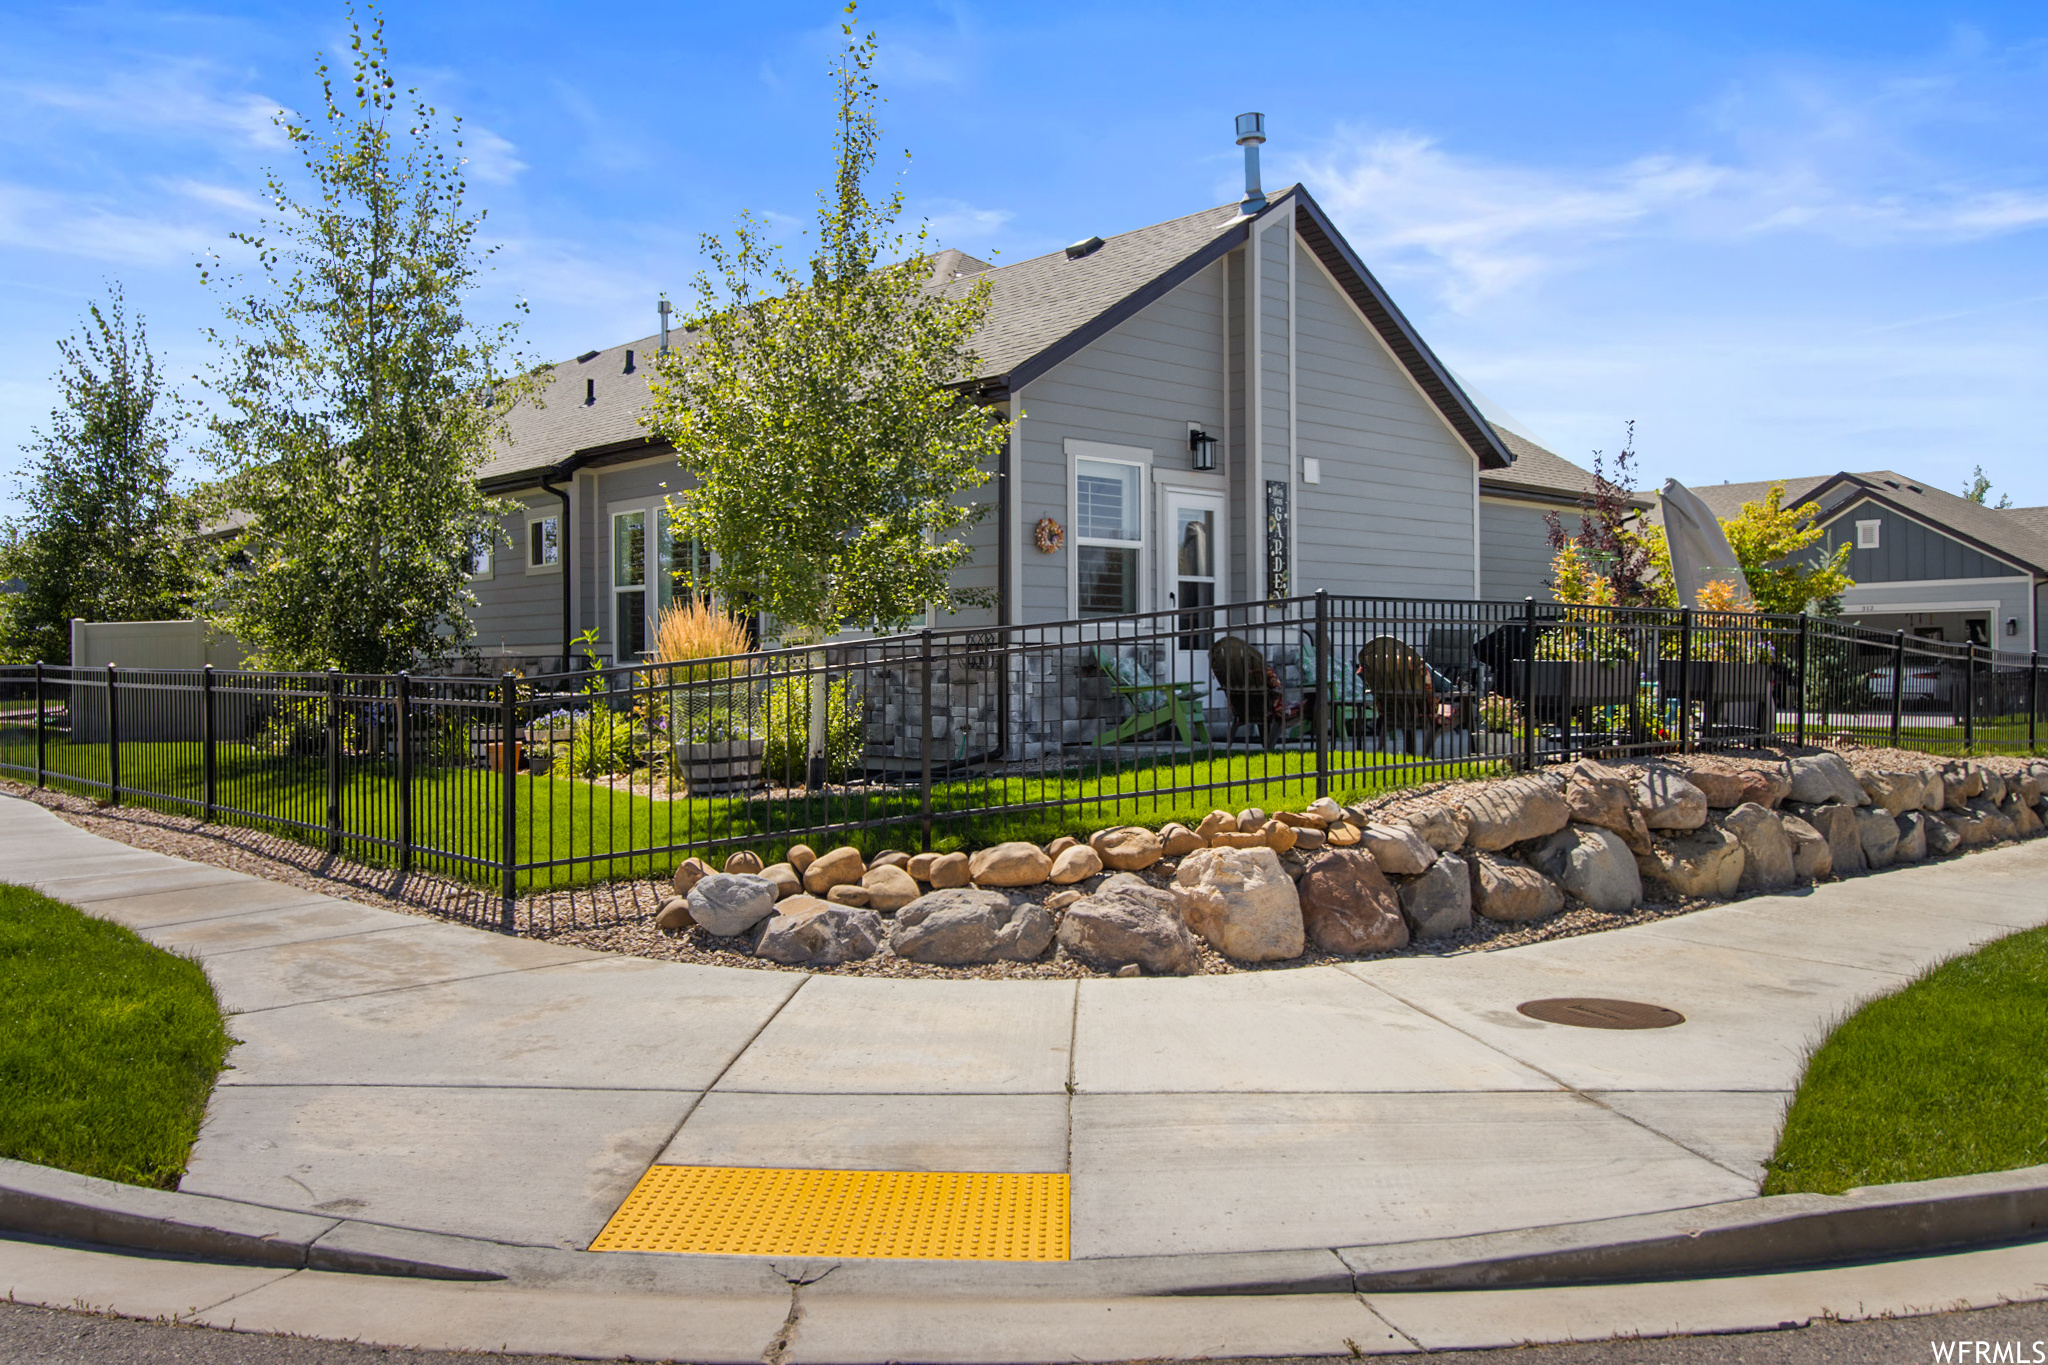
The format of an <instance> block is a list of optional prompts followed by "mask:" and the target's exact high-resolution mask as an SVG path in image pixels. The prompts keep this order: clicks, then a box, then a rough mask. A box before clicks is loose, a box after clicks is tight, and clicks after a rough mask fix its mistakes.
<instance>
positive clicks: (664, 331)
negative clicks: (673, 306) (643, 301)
mask: <svg viewBox="0 0 2048 1365" xmlns="http://www.w3.org/2000/svg"><path fill="white" fill-rule="evenodd" d="M657 311H658V312H660V314H661V352H660V353H661V354H662V355H667V354H668V314H669V305H668V299H667V298H665V297H664V298H663V299H662V300H661V303H660V305H659V307H658V309H657Z"/></svg>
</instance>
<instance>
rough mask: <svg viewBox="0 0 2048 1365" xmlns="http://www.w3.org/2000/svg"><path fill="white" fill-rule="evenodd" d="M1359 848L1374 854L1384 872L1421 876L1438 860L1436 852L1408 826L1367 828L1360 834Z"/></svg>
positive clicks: (1374, 826) (1376, 861)
mask: <svg viewBox="0 0 2048 1365" xmlns="http://www.w3.org/2000/svg"><path fill="white" fill-rule="evenodd" d="M1358 847H1359V848H1360V849H1362V850H1364V851H1365V852H1367V853H1369V854H1371V855H1372V860H1373V861H1374V862H1375V863H1377V864H1378V865H1379V869H1380V871H1382V872H1391V873H1393V874H1394V875H1395V876H1396V877H1419V876H1421V875H1422V874H1423V873H1425V872H1427V871H1429V865H1430V864H1431V863H1433V862H1435V861H1436V858H1437V853H1436V850H1435V849H1433V848H1431V847H1430V846H1429V844H1428V843H1427V842H1425V841H1424V839H1423V837H1422V836H1421V835H1419V834H1417V833H1416V832H1415V831H1414V830H1413V829H1412V828H1410V827H1409V826H1407V825H1367V826H1366V827H1365V828H1364V829H1362V830H1360V831H1359V833H1358Z"/></svg>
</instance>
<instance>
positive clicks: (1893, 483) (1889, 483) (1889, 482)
mask: <svg viewBox="0 0 2048 1365" xmlns="http://www.w3.org/2000/svg"><path fill="white" fill-rule="evenodd" d="M1884 486H1885V487H1886V488H1897V487H1898V486H1899V481H1898V480H1897V479H1886V480H1885V481H1884Z"/></svg>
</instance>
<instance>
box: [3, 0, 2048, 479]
mask: <svg viewBox="0 0 2048 1365" xmlns="http://www.w3.org/2000/svg"><path fill="white" fill-rule="evenodd" d="M861 15H862V17H863V19H865V20H867V21H871V22H872V23H873V24H874V26H875V27H876V29H877V30H878V32H879V34H880V36H881V41H882V62H881V66H880V72H879V74H880V79H881V81H882V84H883V87H884V94H885V96H886V97H887V100H888V103H887V104H886V105H885V106H884V109H883V113H882V117H883V121H884V145H885V146H886V147H888V148H891V149H905V148H907V149H908V150H909V151H910V152H911V153H912V159H911V161H910V163H909V166H908V169H907V171H906V172H905V174H904V177H903V183H904V187H905V189H906V191H907V193H908V195H909V203H910V209H911V212H912V214H913V215H916V216H922V217H924V218H927V219H929V220H930V222H931V224H932V226H933V228H934V230H935V232H936V234H937V235H938V237H939V238H940V239H941V240H942V241H943V242H944V243H945V244H946V245H952V246H959V247H962V248H965V249H966V250H969V251H972V252H975V253H976V254H980V255H987V254H989V253H991V252H997V251H999V252H1000V253H1001V255H1000V256H999V257H997V259H998V260H1005V261H1008V260H1021V259H1024V258H1027V257H1030V256H1033V255H1037V254H1040V253H1042V252H1045V251H1048V250H1051V249H1054V248H1056V247H1058V246H1061V245H1064V244H1066V243H1067V242H1071V241H1074V240H1076V239H1079V238H1082V237H1087V236H1090V235H1092V234H1096V233H1100V234H1104V235H1108V234H1110V233H1113V232H1117V231H1122V230H1125V229H1128V228H1133V227H1138V226H1142V225H1143V224H1146V223H1150V222H1155V221H1158V220H1161V219H1164V218H1169V217H1175V216H1178V215H1180V214H1183V213H1186V212H1190V211H1192V210H1194V209H1196V208H1200V207H1204V206H1206V205H1209V204H1214V203H1222V202H1226V201H1228V200H1232V199H1235V198H1236V197H1237V195H1238V193H1239V188H1240V162H1239V155H1238V152H1237V149H1236V148H1235V147H1234V146H1233V145H1232V140H1231V136H1230V126H1231V117H1232V115H1234V114H1236V113H1238V112H1239V111H1240V110H1245V109H1259V110H1263V111H1264V112H1265V114H1266V116H1267V124H1268V131H1269V133H1270V136H1271V141H1270V142H1269V143H1268V145H1267V147H1266V172H1267V173H1266V183H1267V184H1268V186H1274V185H1279V184H1284V183H1287V182H1288V181H1290V180H1295V179H1300V180H1302V181H1304V182H1306V183H1307V184H1308V186H1309V187H1310V189H1311V190H1312V192H1313V193H1314V194H1315V195H1316V196H1317V197H1318V198H1319V199H1320V200H1321V201H1322V203H1323V204H1324V205H1325V206H1326V207H1327V208H1328V209H1330V210H1331V212H1332V214H1333V216H1334V217H1335V218H1336V220H1337V221H1338V223H1339V224H1340V226H1342V227H1343V228H1344V230H1345V231H1346V232H1347V234H1348V235H1349V236H1350V237H1351V240H1352V242H1353V243H1354V245H1356V246H1357V248H1358V249H1359V251H1360V252H1361V254H1362V255H1363V256H1364V258H1365V260H1366V262H1367V263H1368V264H1369V265H1370V266H1371V267H1372V268H1373V269H1374V271H1375V272H1376V273H1377V274H1378V275H1379V276H1380V278H1381V279H1382V280H1383V281H1384V282H1385V284H1386V285H1387V286H1388V288H1389V289H1390V290H1391V291H1392V292H1393V294H1394V296H1395V298H1396V299H1397V301H1399V303H1400V304H1401V305H1402V307H1403V308H1404V309H1405V310H1406V311H1407V312H1408V313H1409V315H1410V316H1411V317H1412V318H1413V319H1414V320H1415V321H1416V322H1417V323H1418V325H1419V326H1420V328H1421V330H1422V332H1423V334H1424V336H1425V337H1427V338H1428V339H1429V340H1430V342H1431V343H1432V344H1433V345H1434V346H1435V347H1436V349H1437V351H1438V352H1439V353H1440V354H1441V355H1442V356H1443V357H1444V358H1445V360H1446V361H1447V362H1448V363H1449V364H1450V365H1452V366H1453V367H1454V368H1455V369H1456V370H1457V371H1458V372H1459V373H1460V374H1461V375H1462V376H1463V377H1465V378H1466V379H1467V380H1468V381H1469V382H1470V383H1471V384H1472V385H1473V386H1475V387H1476V388H1477V389H1479V390H1481V391H1483V392H1484V393H1485V394H1486V395H1487V396H1488V397H1489V398H1490V399H1491V400H1492V402H1493V403H1495V404H1497V405H1498V406H1499V407H1500V408H1502V409H1504V410H1506V411H1507V412H1510V413H1512V414H1514V415H1515V416H1516V417H1517V418H1519V419H1520V421H1521V422H1522V423H1523V424H1524V425H1525V426H1527V427H1528V428H1530V429H1531V430H1533V431H1534V433H1535V434H1536V435H1537V437H1538V438H1539V439H1541V440H1542V441H1543V442H1544V443H1545V444H1548V445H1550V446H1551V447H1552V448H1554V449H1556V450H1558V451H1559V452H1561V453H1563V454H1565V455H1567V456H1570V457H1572V458H1574V459H1578V460H1581V461H1582V462H1583V461H1585V460H1586V459H1587V458H1588V453H1589V452H1590V451H1591V450H1593V449H1595V448H1604V449H1606V450H1608V451H1610V452H1611V451H1612V450H1614V449H1615V448H1616V446H1617V444H1618V441H1619V438H1620V434H1621V429H1622V423H1623V422H1624V421H1625V420H1628V419H1631V418H1632V419H1634V420H1635V421H1636V422H1637V447H1638V450H1639V451H1640V453H1641V455H1642V457H1643V464H1644V469H1645V471H1646V476H1647V477H1646V479H1645V482H1646V483H1647V482H1654V481H1655V480H1658V479H1661V478H1663V477H1665V476H1667V475H1675V476H1677V477H1679V478H1681V479H1684V480H1686V481H1688V482H1692V483H1709V482H1717V481H1721V480H1744V479H1760V478H1768V477H1772V476H1773V475H1777V474H1801V473H1819V472H1825V471H1832V470H1835V469H1841V468H1849V469H1868V468H1876V467H1892V468H1897V469H1900V470H1904V471H1906V472H1908V473H1911V474H1913V475H1915V476H1917V477H1920V478H1923V479H1926V480H1929V481H1932V482H1934V483H1936V484H1939V485H1942V486H1947V487H1951V488H1953V487H1956V486H1958V485H1959V484H1961V483H1962V482H1963V481H1964V480H1965V479H1966V478H1967V476H1968V473H1969V470H1970V468H1971V466H1973V465H1976V464H1982V465H1983V466H1984V467H1985V469H1986V471H1987V472H1988V473H1989V474H1990V475H1991V477H1992V478H1993V480H1994V482H1995V483H1996V484H1997V486H1998V487H1999V488H2000V489H2001V490H2005V491H2009V492H2010V493H2011V495H2012V496H2013V497H2014V499H2015V500H2016V501H2017V502H2019V503H2021V504H2042V503H2048V458H2044V456H2048V436H2044V435H2043V431H2044V422H2043V420H2042V414H2041V412H2040V411H2039V409H2040V406H2041V400H2042V397H2043V394H2044V390H2048V121H2044V120H2043V119H2042V118H2041V117H2040V114H2039V101H2040V92H2041V91H2042V90H2044V89H2048V9H2044V8H2043V7H2041V6H2039V5H2038V4H2036V5H2023V4H2019V3H2008V4H1983V5H1977V6H1958V5H1942V4H1915V5H1907V4H1873V3H1863V4H1855V5H1830V4H1812V3H1805V4H1798V5H1785V4H1771V5H1741V4H1722V5H1715V6H1686V7H1679V6H1641V5H1629V6H1621V5H1612V6H1578V5H1546V6H1529V5H1522V4H1503V5H1485V4H1468V5H1461V6H1443V5H1438V6H1415V5H1408V4H1402V5H1379V4H1354V5H1329V4H1315V3H1297V4H1293V5H1289V6H1285V7H1279V6H1273V7H1261V6H1254V5H1245V4H1242V3H1239V4H1230V5H1221V4H1217V5H1210V4H1186V3H1182V4H1174V5H1116V4H1113V3H1098V4H1094V5H1088V6H1016V5H1008V6H994V5H978V4H959V5H929V4H909V3H882V2H881V0H870V3H868V4H866V5H864V6H863V7H862V10H861ZM0 16H4V17H5V20H6V28H7V32H8V41H7V43H6V44H5V46H4V48H0V114H4V117H0V317H4V318H5V320H6V324H7V325H6V326H5V327H4V328H0V449H4V450H5V451H6V452H7V453H8V455H7V465H8V467H10V468H11V467H13V466H15V465H18V464H19V462H20V461H19V457H18V456H16V455H15V453H14V452H15V450H16V448H17V447H18V446H19V445H20V444H21V443H22V442H23V441H24V440H26V439H27V438H28V435H29V432H30V428H31V427H33V426H35V425H37V424H38V423H40V422H41V421H43V420H44V416H45V414H46V413H47V411H48V409H49V407H50V404H51V402H52V391H51V386H50V384H49V379H48V376H49V374H50V372H51V371H52V370H53V369H54V368H55V363H56V359H57V356H56V350H55V346H54V342H55V340H56V338H58V337H59V336H61V335H64V334H65V333H67V332H68V331H70V330H71V329H72V328H73V327H75V326H76V324H77V319H78V317H79V315H80V314H81V313H82V312H83V310H84V307H85V304H86V303H87V301H88V300H90V299H91V298H93V297H94V296H95V295H96V294H97V293H98V292H99V291H100V290H101V288H102V281H103V280H105V279H109V278H118V279H119V280H120V281H122V282H123V284H124V285H125V286H126V288H127V290H128V296H129V301H130V305H131V307H132V308H134V309H137V310H139V311H141V312H143V313H145V314H146V315H147V317H148V320H149V324H150V328H151V335H152V340H153V341H154V343H155V344H156V346H157V347H158V349H159V351H160V352H161V353H163V354H164V355H165V356H166V358H167V359H168V361H169V362H170V364H171V367H172V369H173V370H174V372H175V373H177V374H180V375H189V374H192V373H194V372H195V371H197V370H198V369H199V368H200V367H201V366H203V365H204V363H205V362H206V359H207V356H208V350H207V345H206V343H205V342H204V340H203V337H202V329H203V328H204V327H206V326H207V325H209V324H211V323H213V322H214V321H216V318H217V310H216V307H215V303H214V301H213V300H212V298H211V297H209V295H208V294H207V293H206V292H205V290H203V289H202V288H201V287H200V286H199V284H198V281H197V278H196V277H197V274H198V272H197V271H196V270H195V269H194V268H193V265H192V263H193V262H194V261H195V260H197V259H198V258H199V256H200V255H201V254H202V253H204V252H205V251H207V250H209V249H212V248H215V247H219V246H221V245H223V244H224V243H225V238H226V234H227V233H229V232H230V231H233V230H235V229H237V228H245V227H250V226H253V225H254V223H255V222H256V220H257V216H258V204H257V196H258V194H259V192H260V190H261V186H262V171H263V168H264V167H265V166H268V165H284V164H287V163H288V159H289V158H288V154H287V152H286V149H285V148H284V147H283V145H282V143H281V140H280V139H279V138H278V136H277V135H276V133H275V130H274V129H273V128H272V127H271V125H270V122H269V114H270V111H272V110H273V109H275V108H276V107H278V106H280V105H287V106H291V107H310V106H311V105H312V103H313V101H314V99H315V98H316V97H317V90H318V87H317V85H316V84H315V81H314V76H313V64H314V54H315V52H316V51H318V50H322V49H325V50H328V51H332V50H334V48H335V46H336V45H337V42H338V41H339V40H340V39H341V38H342V35H344V34H345V31H346V30H345V21H344V18H343V10H342V8H341V6H340V4H338V3H333V4H317V5H308V4H296V3H278V2H276V0H269V2H267V3H264V4H261V5H255V4H247V5H219V4H207V3H203V0H195V3H189V4H179V5H151V4H113V5H69V6H64V5H40V4H38V5H31V4H28V3H26V2H25V0H6V3H5V7H4V9H0ZM837 19H838V16H837V11H836V10H835V9H833V8H832V7H831V6H829V5H824V4H783V3H759V4H751V5H728V4H720V5H699V4H680V5H678V4H670V5H662V4H646V3H642V4H631V3H628V4H621V5H616V6H594V5H584V6H567V5H558V6H543V5H534V4H529V3H521V0H506V2H502V3H495V4H490V5H484V4H476V3H447V2H439V3H414V4H409V5H406V6H404V7H402V8H395V9H394V10H393V11H392V13H391V15H390V35H389V36H390V39H391V42H392V46H393V48H394V53H395V55H396V58H397V62H398V70H399V74H400V76H401V78H402V80H404V81H409V82H411V83H415V84H417V85H419V86H420V87H421V88H422V89H423V90H424V91H426V92H427V93H428V94H429V96H430V97H431V98H432V99H433V100H434V101H435V102H436V103H437V104H439V105H440V106H441V107H442V108H444V109H446V110H449V111H452V112H456V113H459V114H461V115H462V116H463V117H464V118H465V119H466V120H467V123H468V132H469V136H470V152H471V156H472V164H471V171H472V185H473V192H474V198H475V201H476V202H477V203H478V204H480V205H482V206H484V207H486V208H488V209H489V211H490V218H489V227H488V231H489V234H490V236H491V237H492V238H493V239H494V240H495V241H497V242H499V243H500V244H501V246H502V250H501V253H500V255H499V256H498V258H497V271H496V274H495V276H494V278H493V281H492V283H491V285H490V288H489V292H488V293H487V295H486V297H485V298H484V299H483V300H482V301H481V307H482V311H483V312H484V313H485V314H496V313H500V312H502V310H503V309H504V308H505V306H506V305H507V304H508V302H509V301H510V300H511V299H512V298H513V297H515V296H522V297H524V298H526V299H527V300H528V301H529V303H530V305H531V314H530V316H529V318H528V320H527V323H526V327H525V338H526V342H527V346H528V349H529V350H531V351H532V352H533V353H535V354H536V355H537V356H540V357H545V358H560V357H564V356H568V355H573V354H575V353H577V352H580V351H583V350H586V349H589V348H591V347H597V346H605V345H609V344H614V343H617V342H619V341H624V340H628V339H630V338H633V337H636V336H640V335H645V334H646V333H648V332H651V331H652V330H654V326H655V313H654V302H655V299H656V297H657V295H658V294H659V293H660V292H661V291H663V290H667V291H668V292H669V293H670V294H671V295H672V296H674V297H679V298H680V297H685V296H686V295H687V292H688V291H687V286H688V281H689V278H690V276H691V275H692V274H693V273H694V271H695V269H696V263H697V259H698V245H697V244H698V238H699V235H700V234H701V233H703V232H706V231H719V230H721V229H723V228H724V227H725V226H726V225H727V224H728V223H729V222H730V221H731V220H732V218H733V217H734V216H735V215H736V214H737V213H739V212H740V211H742V210H746V209H751V210H753V211H755V212H757V213H760V214H763V215H765V216H767V217H769V218H770V220H771V221H773V222H777V223H779V224H784V225H787V226H788V228H789V229H790V231H791V233H792V234H794V232H795V231H797V230H799V229H800V228H801V227H802V226H803V225H804V224H805V223H806V222H807V221H808V218H809V215H810V212H811V209H812V206H813V203H814V200H813V192H814V190H815V187H816V186H817V185H819V184H820V183H821V182H822V180H823V178H824V177H825V175H826V174H827V173H828V172H829V166H830V159H829V158H830V148H829V134H830V118H831V99H832V95H831V88H830V84H829V81H828V79H827V76H826V65H827V62H828V60H829V58H830V56H831V54H832V52H833V50H834V44H835V41H836V36H837V28H836V24H837ZM892 164H893V163H892ZM10 483H11V481H10ZM0 499H5V500H6V501H10V502H11V487H9V488H6V489H0Z"/></svg>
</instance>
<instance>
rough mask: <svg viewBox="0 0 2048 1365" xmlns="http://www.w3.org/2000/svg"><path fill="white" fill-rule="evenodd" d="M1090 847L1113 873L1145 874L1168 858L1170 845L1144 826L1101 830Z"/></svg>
mask: <svg viewBox="0 0 2048 1365" xmlns="http://www.w3.org/2000/svg"><path fill="white" fill-rule="evenodd" d="M1088 846H1089V847H1090V848H1092V849H1094V850H1095V852H1096V854H1097V856H1099V857H1100V858H1101V859H1102V865H1103V866H1104V867H1106V868H1108V869H1109V870H1110V871H1112V872H1143V871H1144V870H1145V869H1146V868H1148V867H1150V866H1152V864H1154V863H1156V862H1158V861H1159V860H1160V859H1161V858H1164V857H1165V856H1166V846H1165V845H1164V844H1163V843H1161V842H1160V839H1159V836H1158V835H1156V834H1154V833H1153V832H1152V831H1151V830H1149V829H1146V828H1145V827H1144V826H1143V825H1125V826H1124V827H1123V828H1121V829H1105V830H1101V831H1098V832H1097V833H1096V835H1095V837H1094V838H1092V839H1090V840H1089V841H1088Z"/></svg>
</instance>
